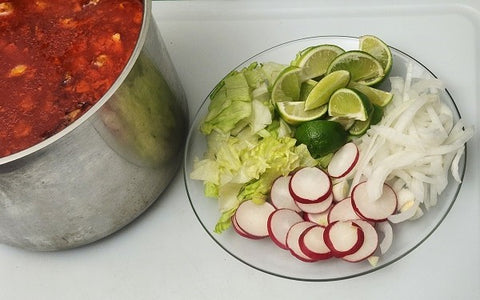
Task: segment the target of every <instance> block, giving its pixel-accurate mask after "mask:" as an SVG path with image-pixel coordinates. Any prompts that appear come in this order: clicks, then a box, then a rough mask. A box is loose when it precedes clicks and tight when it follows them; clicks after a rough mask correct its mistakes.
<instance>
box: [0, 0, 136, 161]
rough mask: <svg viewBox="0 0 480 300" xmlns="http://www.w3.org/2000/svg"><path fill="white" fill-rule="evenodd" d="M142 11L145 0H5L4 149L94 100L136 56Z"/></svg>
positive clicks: (39, 136) (0, 36)
mask: <svg viewBox="0 0 480 300" xmlns="http://www.w3.org/2000/svg"><path fill="white" fill-rule="evenodd" d="M142 16H143V4H142V1H140V0H43V1H42V0H11V1H3V0H0V91H1V94H0V157H4V156H7V155H10V154H13V153H15V152H18V151H21V150H24V149H26V148H28V147H30V146H33V145H35V144H37V143H39V142H41V141H42V140H44V139H46V138H48V137H50V136H51V135H53V134H55V133H57V132H59V131H60V130H62V129H64V128H65V127H66V126H68V125H69V124H70V123H72V122H73V121H75V120H76V119H77V118H79V117H80V116H81V115H82V114H83V113H85V111H87V110H88V109H89V108H90V107H92V106H93V105H94V104H95V103H96V102H97V101H98V100H99V99H100V98H101V97H102V96H103V95H104V94H105V93H106V92H107V90H108V89H109V88H110V87H111V85H112V84H113V82H114V81H115V79H116V78H117V77H118V76H119V75H120V73H121V72H122V70H123V68H124V66H125V65H126V63H127V61H128V59H129V58H130V56H131V54H132V52H133V49H134V48H135V44H136V41H137V38H138V34H139V32H140V28H141V25H142V24H141V23H142Z"/></svg>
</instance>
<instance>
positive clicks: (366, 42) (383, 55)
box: [359, 35, 393, 74]
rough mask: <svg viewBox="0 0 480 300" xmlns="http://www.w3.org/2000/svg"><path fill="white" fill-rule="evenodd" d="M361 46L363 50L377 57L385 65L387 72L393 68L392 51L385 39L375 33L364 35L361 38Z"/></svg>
mask: <svg viewBox="0 0 480 300" xmlns="http://www.w3.org/2000/svg"><path fill="white" fill-rule="evenodd" d="M359 42H360V45H359V48H360V50H362V51H365V52H367V53H370V54H371V55H372V56H373V57H375V58H376V59H377V60H378V61H379V62H380V64H381V65H382V67H383V71H384V72H385V74H388V73H389V72H390V70H391V69H392V64H393V59H392V52H391V51H390V48H389V47H388V45H387V44H385V42H384V41H382V40H381V39H379V38H378V37H376V36H373V35H364V36H361V37H360V38H359Z"/></svg>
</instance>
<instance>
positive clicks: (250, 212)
mask: <svg viewBox="0 0 480 300" xmlns="http://www.w3.org/2000/svg"><path fill="white" fill-rule="evenodd" d="M274 210H275V208H274V207H273V205H271V204H270V203H269V202H264V203H263V204H256V203H254V202H253V201H252V200H247V201H244V202H242V203H241V204H240V205H239V206H238V208H237V211H236V212H235V215H234V216H235V220H236V222H237V225H238V227H239V228H240V229H242V230H243V231H244V232H245V233H246V234H247V235H249V236H253V238H263V237H267V236H268V228H267V221H268V217H269V216H270V214H271V213H272V212H273V211H274Z"/></svg>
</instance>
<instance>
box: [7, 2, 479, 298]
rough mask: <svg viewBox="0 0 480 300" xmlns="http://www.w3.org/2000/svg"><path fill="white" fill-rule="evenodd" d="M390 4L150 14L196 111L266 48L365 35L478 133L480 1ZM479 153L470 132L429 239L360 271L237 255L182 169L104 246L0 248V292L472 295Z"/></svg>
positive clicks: (252, 5) (270, 5) (193, 6)
mask: <svg viewBox="0 0 480 300" xmlns="http://www.w3.org/2000/svg"><path fill="white" fill-rule="evenodd" d="M391 2H393V1H384V2H382V1H373V0H364V1H361V2H360V1H353V0H351V1H311V2H308V1H289V2H274V1H270V2H253V1H248V2H245V1H242V2H240V1H219V2H209V1H173V2H168V1H166V2H163V1H162V2H154V5H153V14H154V17H155V19H156V21H157V22H158V24H159V25H160V32H161V34H162V35H163V38H164V40H165V42H166V45H167V48H168V49H169V51H170V54H171V57H172V61H173V63H174V65H175V67H176V69H177V71H178V74H179V77H180V79H181V81H182V83H183V86H184V88H185V92H186V95H187V98H188V101H189V106H190V115H191V117H193V114H194V112H195V111H196V110H197V108H198V107H199V105H200V103H201V101H202V100H203V99H204V98H205V96H206V95H207V94H208V92H209V91H210V89H211V88H212V87H213V85H214V84H215V83H216V82H217V81H218V80H219V79H220V78H221V77H222V76H223V75H224V74H225V73H226V72H228V71H229V70H230V69H232V68H234V67H235V66H236V65H238V64H239V63H240V62H241V61H243V60H245V59H246V58H249V57H251V56H252V55H254V54H256V53H258V52H259V51H261V50H263V49H265V48H269V47H271V46H274V45H276V44H278V43H281V42H284V41H288V40H291V39H296V38H300V37H304V36H313V35H332V34H333V35H353V36H358V35H362V34H366V33H369V34H375V35H378V36H380V37H382V39H384V40H385V41H387V42H388V43H389V44H391V45H392V46H394V47H397V48H399V49H402V50H404V51H405V52H407V53H409V54H411V55H413V56H414V57H416V58H417V59H419V60H420V61H422V62H423V63H424V64H425V65H427V66H429V67H430V68H431V69H432V71H433V72H434V73H436V74H437V75H438V76H439V77H440V78H441V79H443V80H444V81H445V83H446V85H447V88H448V89H449V90H450V92H451V94H452V96H453V98H454V99H455V100H456V102H457V104H458V106H459V109H460V111H461V112H462V115H463V117H464V118H465V120H466V121H467V123H469V124H473V125H475V126H476V128H477V129H478V128H479V127H480V126H479V119H480V117H479V116H480V109H479V105H478V104H477V103H478V97H479V95H480V88H479V86H480V85H479V83H480V81H479V73H478V72H479V71H478V70H479V69H480V55H479V48H478V45H479V37H480V34H479V29H480V2H477V1H474V0H471V1H447V0H439V1H425V0H423V1H422V0H417V1H402V2H401V4H395V5H393V4H389V3H391ZM395 2H399V1H395ZM358 3H361V4H358ZM479 150H480V146H479V135H478V133H477V134H476V135H475V137H474V139H473V140H472V141H471V142H469V144H468V154H469V155H468V161H467V164H468V167H467V173H466V176H465V180H464V184H463V187H462V190H461V191H460V194H459V197H458V199H457V201H456V203H455V204H454V206H453V208H452V210H451V212H450V214H449V215H448V216H447V218H446V219H445V220H444V222H443V223H442V224H441V226H440V227H439V228H438V229H437V230H436V231H435V232H434V233H433V235H432V236H431V237H430V238H429V239H428V240H427V241H426V242H424V243H423V244H422V245H420V247H418V248H417V249H416V250H414V251H413V252H412V253H410V254H408V255H407V256H406V257H404V258H403V259H401V260H400V261H398V262H396V263H394V264H392V265H390V266H388V267H385V268H383V269H381V270H379V271H376V272H374V273H371V274H368V275H365V276H362V277H357V278H353V279H347V280H341V281H335V282H301V281H294V280H287V279H282V278H278V277H275V276H272V275H268V274H265V273H262V272H260V271H258V270H255V269H253V268H251V267H249V266H247V265H245V264H243V263H242V262H240V261H238V260H236V259H235V258H234V257H232V256H231V255H229V254H228V253H226V252H225V251H224V250H222V249H221V248H220V247H218V245H217V244H216V243H215V242H214V241H213V240H212V239H211V238H210V236H209V235H208V234H207V233H206V232H205V231H204V229H203V228H202V227H201V226H200V223H199V222H198V220H197V219H196V218H195V215H194V213H193V211H192V209H191V207H190V204H189V202H188V198H187V194H186V192H185V188H184V184H183V173H182V171H179V172H178V173H177V176H176V178H175V180H174V181H173V182H172V184H171V185H170V186H169V188H168V189H167V190H166V191H165V192H164V193H163V195H162V196H161V197H160V198H159V200H158V201H157V202H156V203H155V204H154V205H153V206H152V207H151V208H150V209H149V210H148V211H147V212H146V213H145V214H143V215H142V216H141V217H140V218H138V219H137V220H136V221H134V222H133V223H132V224H130V225H129V226H127V227H126V228H124V229H123V230H121V231H119V232H117V233H116V234H114V235H112V236H110V237H108V238H105V239H103V240H101V241H99V242H96V243H94V244H91V245H88V246H85V247H81V248H79V249H74V250H68V251H60V252H30V251H25V250H20V249H16V248H12V247H9V246H4V245H0V299H299V298H303V299H479V298H480V260H479V256H480V205H479V201H480V200H479V198H480V197H479V194H480V193H479V183H480V180H479V167H478V166H479V160H478V152H479Z"/></svg>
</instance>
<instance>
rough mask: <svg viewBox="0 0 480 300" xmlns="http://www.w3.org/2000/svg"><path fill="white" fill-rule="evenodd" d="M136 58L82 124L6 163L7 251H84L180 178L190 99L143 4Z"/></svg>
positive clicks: (2, 195)
mask: <svg viewBox="0 0 480 300" xmlns="http://www.w3.org/2000/svg"><path fill="white" fill-rule="evenodd" d="M144 7H145V9H144V20H143V25H142V29H141V32H140V36H139V40H138V41H137V46H136V48H135V50H134V53H133V56H132V58H131V59H130V61H129V63H128V65H127V66H126V68H125V70H124V72H123V73H122V74H121V75H120V76H119V78H118V80H117V82H116V83H115V84H114V85H113V86H112V88H111V89H110V90H109V91H108V92H107V94H106V95H105V96H104V97H103V98H102V99H100V101H99V102H98V103H97V104H96V105H95V106H94V107H93V108H91V109H90V110H89V111H88V112H87V113H85V115H83V116H82V117H81V118H80V119H78V120H77V121H75V122H74V123H73V124H72V125H70V126H69V127H67V128H66V129H64V130H63V131H62V132H60V133H58V134H56V135H54V136H52V137H51V138H49V139H47V140H46V141H44V142H42V143H40V144H38V145H35V146H33V147H31V148H29V149H27V150H25V151H22V152H19V153H16V154H13V155H10V156H7V157H4V158H0V242H2V243H5V244H9V245H12V246H17V247H21V248H27V249H32V250H59V249H68V248H73V247H77V246H80V245H84V244H87V243H90V242H93V241H96V240H98V239H100V238H102V237H105V236H107V235H109V234H111V233H113V232H115V231H117V230H118V229H120V228H122V227H123V226H125V225H126V224H128V223H129V222H131V221H132V220H133V219H135V218H136V217H137V216H138V215H140V214H141V213H142V212H143V211H144V210H145V209H147V208H148V206H149V205H150V204H152V203H153V202H154V201H155V200H156V199H157V198H158V197H159V195H160V194H161V193H162V191H163V190H164V189H165V187H166V186H167V185H168V183H169V182H170V181H171V179H172V178H173V176H174V175H175V173H176V171H177V169H178V166H179V164H180V161H181V159H180V158H181V152H182V148H183V145H184V139H185V135H186V130H187V126H188V120H187V117H186V116H187V104H186V101H185V98H184V94H183V90H182V88H181V85H180V83H179V81H178V79H177V76H176V73H175V71H174V68H173V66H172V64H171V61H170V59H169V57H168V54H167V52H166V48H165V45H164V43H163V41H162V39H161V37H160V35H159V34H158V31H157V27H156V24H155V22H154V20H153V19H152V17H151V1H150V0H147V1H145V2H144Z"/></svg>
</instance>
